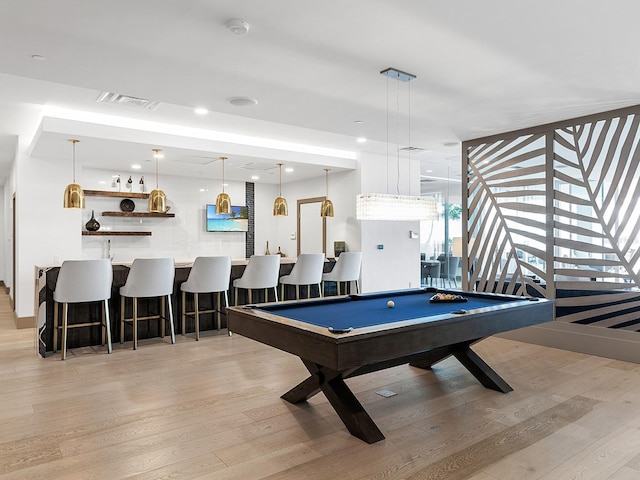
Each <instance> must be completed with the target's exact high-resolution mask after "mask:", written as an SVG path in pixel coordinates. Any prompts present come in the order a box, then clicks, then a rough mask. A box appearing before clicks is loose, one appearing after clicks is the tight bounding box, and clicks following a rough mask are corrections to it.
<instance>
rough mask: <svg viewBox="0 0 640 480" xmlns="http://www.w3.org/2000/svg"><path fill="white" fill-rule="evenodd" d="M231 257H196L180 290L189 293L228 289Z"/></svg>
mask: <svg viewBox="0 0 640 480" xmlns="http://www.w3.org/2000/svg"><path fill="white" fill-rule="evenodd" d="M230 278H231V257H225V256H219V257H197V258H196V259H195V261H194V262H193V266H192V267H191V271H190V272H189V277H188V278H187V281H186V282H184V283H183V284H182V285H181V287H180V289H181V290H182V291H184V292H190V293H209V292H224V291H225V290H228V289H229V280H230Z"/></svg>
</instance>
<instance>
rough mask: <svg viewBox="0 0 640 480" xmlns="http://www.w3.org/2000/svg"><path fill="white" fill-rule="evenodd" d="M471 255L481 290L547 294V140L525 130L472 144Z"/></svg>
mask: <svg viewBox="0 0 640 480" xmlns="http://www.w3.org/2000/svg"><path fill="white" fill-rule="evenodd" d="M467 153H468V164H467V166H468V170H467V171H468V184H467V188H468V193H467V196H468V200H467V206H468V207H467V208H468V231H469V238H471V239H473V242H470V248H469V250H470V251H469V255H468V258H471V259H475V261H474V262H473V268H470V283H471V285H475V286H476V289H477V290H480V291H489V292H496V291H497V292H502V293H509V294H514V295H525V294H529V295H534V293H533V292H536V293H535V294H537V296H541V297H544V296H545V291H544V288H543V287H542V286H541V284H542V285H545V284H546V280H547V272H546V263H547V262H546V251H545V248H546V247H545V246H546V243H547V241H546V228H547V227H546V222H545V215H546V195H545V183H546V175H545V156H544V153H545V140H544V136H543V135H539V134H538V135H524V136H520V137H517V138H514V139H511V140H499V141H496V142H493V143H484V144H479V145H477V146H474V147H471V148H469V150H468V152H467Z"/></svg>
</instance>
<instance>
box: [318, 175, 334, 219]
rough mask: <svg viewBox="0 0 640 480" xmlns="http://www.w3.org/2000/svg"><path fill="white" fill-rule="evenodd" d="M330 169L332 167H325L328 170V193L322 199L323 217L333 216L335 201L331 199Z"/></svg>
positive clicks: (321, 210)
mask: <svg viewBox="0 0 640 480" xmlns="http://www.w3.org/2000/svg"><path fill="white" fill-rule="evenodd" d="M329 170H331V169H330V168H325V169H324V171H325V172H326V173H325V175H326V186H327V195H326V196H325V198H324V200H323V201H322V205H320V216H321V217H333V202H332V201H331V200H329Z"/></svg>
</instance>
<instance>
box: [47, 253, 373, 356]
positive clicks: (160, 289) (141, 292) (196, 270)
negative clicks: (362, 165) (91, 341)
mask: <svg viewBox="0 0 640 480" xmlns="http://www.w3.org/2000/svg"><path fill="white" fill-rule="evenodd" d="M361 261H362V253H360V252H344V253H342V254H341V255H340V256H339V257H338V260H337V261H336V264H335V265H334V268H333V270H332V271H331V272H329V273H325V274H323V273H322V270H323V266H324V254H322V253H313V254H301V255H300V256H299V257H298V260H297V261H296V263H295V265H294V266H293V269H292V270H291V273H290V274H289V275H283V276H281V277H279V273H280V256H279V255H254V256H252V257H251V258H250V259H249V261H248V263H247V266H246V268H245V270H244V272H243V274H242V276H241V277H240V278H238V279H236V280H234V281H233V287H234V290H235V304H236V305H237V304H238V289H240V288H242V289H246V290H248V295H247V296H248V301H249V303H251V300H252V298H251V291H252V290H253V289H265V301H268V296H267V290H268V289H270V288H273V292H274V298H275V301H276V302H277V301H278V291H277V285H278V281H280V284H281V285H282V298H283V299H285V291H284V288H285V286H286V285H294V286H295V287H296V299H299V298H300V286H301V285H308V286H309V295H308V296H311V286H312V285H318V292H319V295H320V296H321V297H322V296H323V293H324V284H325V282H328V281H335V282H336V284H337V292H338V295H340V293H341V292H340V283H341V282H350V281H355V282H356V291H359V288H358V278H359V276H360V265H361ZM230 277H231V257H228V256H219V257H198V258H196V260H195V261H194V264H193V267H192V268H191V271H190V273H189V277H188V278H187V281H185V282H184V283H183V284H182V285H181V286H180V289H181V291H182V334H183V335H184V333H185V324H186V321H185V320H186V316H187V315H193V316H194V317H195V336H196V340H199V338H200V318H199V317H200V314H206V313H214V314H215V313H216V312H217V314H218V316H217V326H218V329H220V327H221V322H220V293H224V297H225V307H228V306H229V298H228V295H227V290H228V289H229V279H230ZM174 279H175V262H174V259H173V258H154V259H135V260H134V261H133V263H132V265H131V268H130V270H129V275H128V276H127V281H126V282H125V284H124V285H123V286H122V287H121V288H120V297H121V303H120V343H123V342H124V338H125V335H124V334H125V325H126V324H127V323H131V324H132V326H133V348H134V350H135V349H137V348H138V321H140V320H153V319H158V320H160V322H161V324H162V325H161V328H160V335H161V337H164V332H165V330H166V322H168V323H169V327H170V331H171V343H175V331H174V323H173V310H172V305H171V295H172V293H173V284H174ZM112 282H113V271H112V267H111V262H110V261H109V260H108V259H105V260H71V261H65V262H63V264H62V267H61V268H60V273H59V275H58V280H57V283H56V289H55V291H54V302H55V303H54V305H55V307H54V318H55V325H54V333H53V336H54V339H53V343H54V345H53V348H54V351H56V348H57V343H58V338H57V337H58V330H62V345H61V351H62V359H63V360H64V359H65V358H66V350H67V329H68V328H76V327H86V326H93V325H102V327H103V331H102V336H103V339H102V343H103V345H104V340H105V338H104V337H105V334H106V337H107V343H108V352H109V353H111V351H112V347H111V329H110V319H109V302H108V301H109V299H110V298H111V285H112ZM320 284H322V286H320ZM186 293H191V294H193V295H194V310H193V311H187V307H186V305H187V302H186ZM205 293H217V295H218V298H217V300H218V301H217V303H218V307H217V309H210V310H202V311H201V310H199V305H198V295H199V294H205ZM153 297H158V298H160V309H159V312H158V314H157V315H147V316H144V317H140V316H138V299H139V298H153ZM126 298H132V300H133V307H132V309H133V314H132V316H131V317H129V318H127V317H125V301H126ZM95 301H103V302H104V304H103V305H102V320H101V321H94V322H86V323H80V324H73V325H68V323H67V317H68V304H69V303H84V302H95ZM60 303H62V304H63V308H62V310H63V313H62V324H61V325H59V318H58V317H59V315H58V305H59V304H60ZM167 307H168V314H169V316H168V318H167V317H166V316H165V314H166V310H167ZM163 322H164V323H163ZM229 334H231V332H229Z"/></svg>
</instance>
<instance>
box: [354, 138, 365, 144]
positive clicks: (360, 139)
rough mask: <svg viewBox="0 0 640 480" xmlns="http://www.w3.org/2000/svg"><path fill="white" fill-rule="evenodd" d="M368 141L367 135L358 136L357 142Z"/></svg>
mask: <svg viewBox="0 0 640 480" xmlns="http://www.w3.org/2000/svg"><path fill="white" fill-rule="evenodd" d="M366 141H367V139H366V138H365V137H358V138H356V142H358V143H365V142H366Z"/></svg>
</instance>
